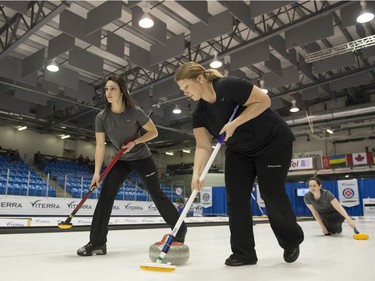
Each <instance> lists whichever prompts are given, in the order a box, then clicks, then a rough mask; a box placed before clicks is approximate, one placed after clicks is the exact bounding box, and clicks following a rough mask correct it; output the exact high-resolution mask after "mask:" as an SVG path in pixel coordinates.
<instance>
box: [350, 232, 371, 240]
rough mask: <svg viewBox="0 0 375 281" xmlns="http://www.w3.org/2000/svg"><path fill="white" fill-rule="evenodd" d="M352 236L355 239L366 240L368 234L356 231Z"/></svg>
mask: <svg viewBox="0 0 375 281" xmlns="http://www.w3.org/2000/svg"><path fill="white" fill-rule="evenodd" d="M353 238H354V239H355V240H367V239H368V238H369V236H368V234H364V233H356V234H353Z"/></svg>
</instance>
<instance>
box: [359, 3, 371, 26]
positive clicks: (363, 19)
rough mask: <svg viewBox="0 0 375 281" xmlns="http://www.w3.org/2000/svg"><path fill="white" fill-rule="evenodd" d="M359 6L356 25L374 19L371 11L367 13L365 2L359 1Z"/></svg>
mask: <svg viewBox="0 0 375 281" xmlns="http://www.w3.org/2000/svg"><path fill="white" fill-rule="evenodd" d="M360 4H361V7H362V9H361V12H360V13H359V15H358V17H357V22H358V23H366V22H369V21H371V20H373V19H374V13H372V12H371V11H369V10H368V9H367V7H366V6H367V4H366V1H364V0H361V2H360Z"/></svg>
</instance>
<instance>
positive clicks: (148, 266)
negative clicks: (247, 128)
mask: <svg viewBox="0 0 375 281" xmlns="http://www.w3.org/2000/svg"><path fill="white" fill-rule="evenodd" d="M239 107H240V106H239V105H237V106H236V107H235V109H234V111H233V113H232V115H231V117H230V118H229V122H231V121H232V120H233V119H234V116H235V115H236V113H237V111H238V109H239ZM224 138H225V133H223V134H222V135H221V136H220V138H219V140H218V142H217V144H216V146H215V148H214V150H213V152H212V153H211V156H210V158H209V159H208V162H207V164H206V166H205V167H204V169H203V172H202V174H201V176H200V177H199V180H200V181H203V180H204V178H205V177H206V175H207V173H208V170H209V169H210V167H211V165H212V162H213V161H214V160H215V158H216V155H217V153H218V152H219V149H220V147H221V145H222V143H223V141H224ZM197 193H198V191H197V190H196V189H194V190H193V191H192V193H191V195H190V197H189V200H188V201H187V202H186V205H185V207H184V209H183V211H182V213H181V215H180V217H179V219H178V221H177V222H176V225H175V226H174V228H173V230H172V232H171V234H169V236H168V239H167V241H166V242H165V244H164V246H163V249H162V250H161V253H160V255H159V257H158V258H157V259H156V262H155V263H144V264H141V265H140V268H141V269H145V270H153V271H164V272H171V271H175V270H176V266H174V265H171V264H165V263H163V260H164V257H165V256H166V255H167V253H168V251H169V249H170V247H171V245H172V243H173V240H174V239H175V237H176V234H177V232H178V230H179V229H180V226H181V224H182V222H183V221H184V219H185V217H186V214H187V212H188V211H189V209H190V207H191V204H192V203H193V201H194V199H195V196H196V195H197Z"/></svg>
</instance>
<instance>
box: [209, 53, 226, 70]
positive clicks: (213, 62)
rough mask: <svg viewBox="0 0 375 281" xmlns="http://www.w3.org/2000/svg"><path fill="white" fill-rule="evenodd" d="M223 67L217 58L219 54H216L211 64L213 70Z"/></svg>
mask: <svg viewBox="0 0 375 281" xmlns="http://www.w3.org/2000/svg"><path fill="white" fill-rule="evenodd" d="M222 65H223V63H222V62H221V61H219V60H218V58H217V52H215V53H214V58H213V59H212V62H211V63H210V67H211V68H220V67H221V66H222Z"/></svg>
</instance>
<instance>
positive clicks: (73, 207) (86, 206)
mask: <svg viewBox="0 0 375 281" xmlns="http://www.w3.org/2000/svg"><path fill="white" fill-rule="evenodd" d="M66 205H68V208H69V209H75V208H76V207H77V206H78V204H76V201H73V202H71V203H66ZM81 209H92V207H91V205H82V207H81Z"/></svg>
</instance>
